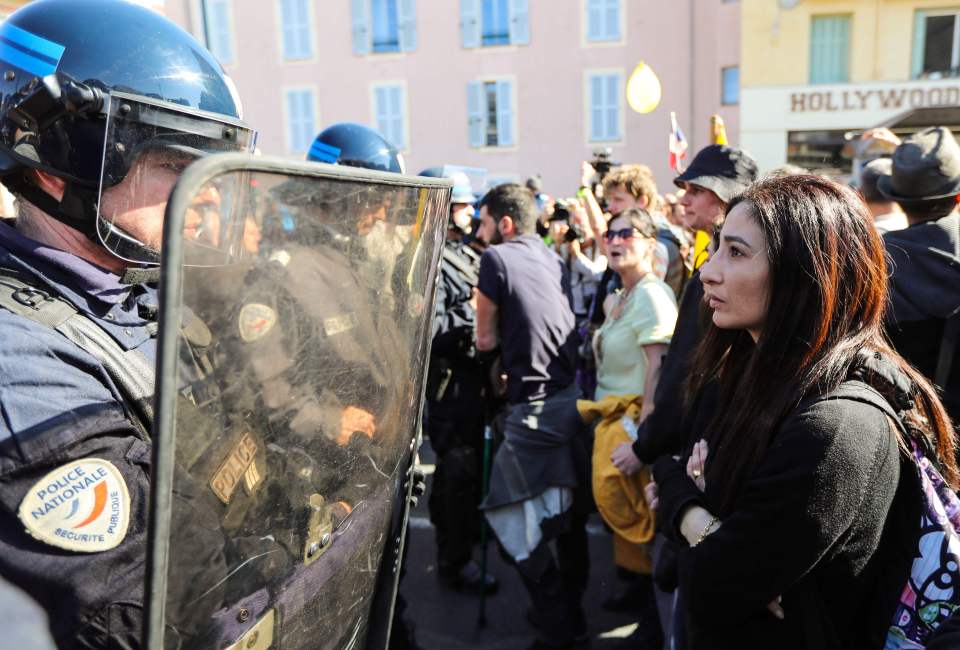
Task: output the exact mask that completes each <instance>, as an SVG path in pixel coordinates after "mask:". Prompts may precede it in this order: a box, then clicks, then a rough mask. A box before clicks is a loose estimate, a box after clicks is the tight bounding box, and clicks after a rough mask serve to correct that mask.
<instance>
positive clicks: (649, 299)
mask: <svg viewBox="0 0 960 650" xmlns="http://www.w3.org/2000/svg"><path fill="white" fill-rule="evenodd" d="M604 237H605V238H606V250H607V259H608V264H609V266H610V268H611V269H612V270H613V271H614V272H615V273H617V275H619V276H620V279H621V280H622V282H623V289H622V290H621V291H620V292H618V293H617V294H614V295H611V296H609V297H608V298H607V300H606V301H605V303H604V308H605V312H606V319H605V320H604V323H603V325H602V326H601V327H600V329H599V330H597V333H596V335H595V336H594V340H593V345H594V355H595V358H596V360H597V390H596V399H597V402H596V404H598V405H602V406H600V407H598V408H599V409H600V410H602V411H603V421H602V422H601V423H598V424H597V428H596V438H595V453H594V468H593V471H594V493H595V497H596V499H597V503H598V507H599V508H600V511H601V513H602V514H604V517H605V519H606V520H607V522H608V524H609V525H610V526H611V528H612V529H613V531H614V562H615V563H616V564H617V566H618V568H619V573H620V575H621V577H623V578H625V579H626V580H627V581H628V584H627V586H626V588H625V589H624V591H623V592H622V593H620V594H617V595H614V596H612V597H609V598H608V599H607V600H606V601H604V607H605V608H606V609H612V610H616V611H624V610H626V611H630V612H637V611H638V609H639V610H640V612H641V615H642V617H643V620H644V625H642V626H641V627H644V628H649V627H650V626H649V625H648V622H653V623H654V625H656V623H655V622H656V620H657V616H656V613H655V607H654V604H653V585H652V581H651V579H650V572H651V562H650V557H649V554H648V553H647V551H646V550H645V548H643V547H641V546H640V544H644V543H647V542H650V541H651V538H652V535H653V522H652V513H651V512H650V511H649V509H648V508H647V507H646V505H645V504H644V503H643V495H642V487H641V486H642V481H644V480H649V473H648V472H645V473H644V474H643V475H636V476H632V477H624V476H623V475H621V474H620V472H619V471H618V470H617V469H616V468H615V467H613V466H612V464H611V463H610V460H609V457H610V450H611V449H612V448H613V447H614V446H615V445H616V444H620V443H624V442H628V440H627V439H626V437H625V436H624V435H623V434H624V431H625V432H626V434H627V435H628V436H629V435H630V430H631V428H632V426H631V425H628V426H625V427H623V428H622V429H618V428H617V427H619V423H622V422H626V421H627V420H628V419H629V416H633V417H637V418H638V419H637V420H636V422H635V423H634V424H639V422H640V421H642V420H643V418H645V417H646V416H647V415H648V414H649V413H650V412H651V411H652V410H653V399H649V400H643V401H642V404H641V406H640V410H639V415H637V412H636V404H637V403H640V402H641V400H642V398H643V396H644V395H649V396H651V398H652V396H653V393H654V390H655V387H656V383H657V377H658V375H659V369H660V362H661V359H662V358H663V355H664V354H666V351H667V346H668V345H669V344H670V338H671V337H672V336H673V328H674V325H675V324H676V320H677V303H676V299H675V298H674V294H673V290H671V289H670V287H669V286H668V285H667V284H666V283H665V282H664V281H663V280H661V279H659V278H658V277H657V276H656V275H655V273H654V270H653V268H654V259H655V255H656V237H657V227H656V226H655V225H654V222H653V219H652V217H651V216H650V214H649V213H647V212H646V211H645V210H641V209H637V208H631V209H628V210H625V211H624V212H622V213H621V214H620V215H618V216H617V217H615V218H613V219H612V220H611V221H610V224H609V227H608V230H607V231H606V233H605V235H604ZM610 422H613V423H615V425H616V426H614V427H610V426H605V425H604V423H610ZM633 430H634V431H635V429H633ZM608 436H612V437H608ZM606 486H611V487H610V488H609V489H610V490H612V492H611V493H610V495H611V497H610V498H608V497H607V492H606V490H607V489H608V488H607V487H606ZM623 494H627V495H630V494H632V495H634V496H635V497H636V498H633V497H630V496H627V497H626V498H623V496H622V495H623ZM624 502H629V503H635V507H636V508H637V509H634V507H629V508H627V509H626V510H625V511H623V512H621V511H619V510H617V511H615V512H609V511H606V510H605V506H606V504H607V503H611V504H613V503H624ZM611 507H612V506H611ZM617 522H621V523H624V524H625V523H626V522H629V526H628V527H620V526H618V523H617ZM638 629H639V628H638ZM641 632H643V633H644V634H647V635H650V636H654V637H655V635H656V633H655V630H651V629H645V630H642V631H641ZM650 640H651V641H653V640H655V639H650Z"/></svg>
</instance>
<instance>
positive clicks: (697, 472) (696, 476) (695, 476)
mask: <svg viewBox="0 0 960 650" xmlns="http://www.w3.org/2000/svg"><path fill="white" fill-rule="evenodd" d="M693 478H700V470H698V469H695V470H693Z"/></svg>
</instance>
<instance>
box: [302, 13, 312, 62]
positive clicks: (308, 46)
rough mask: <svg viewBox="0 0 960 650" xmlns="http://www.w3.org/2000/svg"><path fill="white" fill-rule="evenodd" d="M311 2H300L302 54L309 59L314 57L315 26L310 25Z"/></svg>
mask: <svg viewBox="0 0 960 650" xmlns="http://www.w3.org/2000/svg"><path fill="white" fill-rule="evenodd" d="M310 2H311V0H299V4H300V12H299V13H300V20H299V25H300V39H301V40H300V44H301V46H302V47H301V50H300V54H301V56H302V57H303V58H305V59H309V58H310V57H312V56H313V25H312V24H311V23H310Z"/></svg>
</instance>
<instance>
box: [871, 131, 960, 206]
mask: <svg viewBox="0 0 960 650" xmlns="http://www.w3.org/2000/svg"><path fill="white" fill-rule="evenodd" d="M877 189H879V190H880V193H881V194H883V195H884V196H885V197H887V198H888V199H890V200H892V201H896V202H897V203H908V204H909V203H922V202H925V201H936V200H937V199H946V198H949V197H951V196H957V195H958V194H960V145H958V144H957V139H956V138H954V137H953V133H951V132H950V129H947V128H944V127H942V126H935V127H931V128H929V129H926V130H924V131H921V132H919V133H915V134H913V135H911V136H910V137H908V138H907V139H906V140H904V141H903V143H902V144H901V145H900V146H899V147H897V148H896V150H895V151H894V152H893V170H892V172H891V174H890V176H886V177H882V178H880V180H879V181H878V182H877Z"/></svg>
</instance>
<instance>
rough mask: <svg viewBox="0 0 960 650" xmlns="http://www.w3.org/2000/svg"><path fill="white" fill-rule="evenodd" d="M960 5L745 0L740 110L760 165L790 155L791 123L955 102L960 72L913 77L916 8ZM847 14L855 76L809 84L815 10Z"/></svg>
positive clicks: (851, 120) (795, 127)
mask: <svg viewBox="0 0 960 650" xmlns="http://www.w3.org/2000/svg"><path fill="white" fill-rule="evenodd" d="M957 7H960V0H859V1H850V0H846V1H831V0H801V2H799V4H798V5H797V6H796V7H794V8H792V9H781V8H779V3H778V2H776V1H775V0H745V1H744V2H743V3H742V6H741V26H742V27H741V29H742V31H741V51H740V56H741V60H742V64H741V83H742V96H741V112H742V117H741V119H742V121H743V124H745V125H749V126H748V128H746V129H744V130H743V132H742V136H741V137H742V141H743V144H744V146H745V147H746V148H747V149H748V150H750V151H751V152H752V153H753V154H754V155H755V156H756V157H757V159H758V161H759V162H760V164H761V167H768V168H769V167H773V166H776V165H780V164H783V163H785V162H787V138H788V133H789V132H791V131H811V132H812V131H818V130H820V131H831V130H832V131H837V130H848V131H851V132H856V131H857V130H860V129H866V128H869V127H872V126H876V125H880V124H883V123H885V122H889V121H891V120H895V119H896V117H897V116H898V115H901V114H903V113H904V112H905V111H908V110H910V109H912V108H921V107H926V106H933V105H950V104H953V105H956V104H957V98H958V97H960V80H958V79H944V80H914V79H911V62H912V58H913V41H914V34H913V31H914V17H915V15H916V11H917V10H922V9H943V8H957ZM835 14H848V15H850V16H851V17H852V19H851V24H850V59H849V72H850V78H849V83H843V84H829V85H819V84H810V83H809V78H810V31H811V30H810V25H811V19H812V17H813V16H819V15H835Z"/></svg>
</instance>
